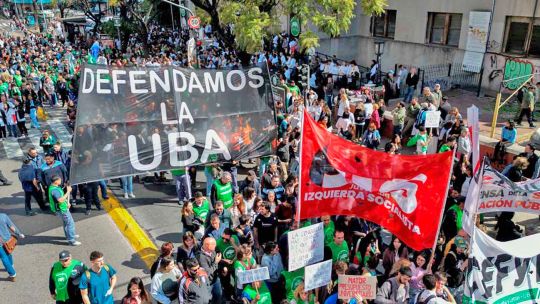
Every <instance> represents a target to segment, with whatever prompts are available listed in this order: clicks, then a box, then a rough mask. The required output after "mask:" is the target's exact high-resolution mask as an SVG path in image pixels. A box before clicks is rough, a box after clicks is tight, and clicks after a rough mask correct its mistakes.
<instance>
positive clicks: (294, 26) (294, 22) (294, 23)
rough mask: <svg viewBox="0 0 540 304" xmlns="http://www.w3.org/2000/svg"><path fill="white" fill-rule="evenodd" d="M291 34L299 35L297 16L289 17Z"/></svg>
mask: <svg viewBox="0 0 540 304" xmlns="http://www.w3.org/2000/svg"><path fill="white" fill-rule="evenodd" d="M291 35H293V36H294V37H298V35H300V20H299V19H298V18H297V17H292V18H291Z"/></svg>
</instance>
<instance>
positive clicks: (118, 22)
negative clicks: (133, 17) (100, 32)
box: [113, 16, 121, 27]
mask: <svg viewBox="0 0 540 304" xmlns="http://www.w3.org/2000/svg"><path fill="white" fill-rule="evenodd" d="M113 21H114V26H116V27H120V25H121V23H120V17H119V16H114V17H113Z"/></svg>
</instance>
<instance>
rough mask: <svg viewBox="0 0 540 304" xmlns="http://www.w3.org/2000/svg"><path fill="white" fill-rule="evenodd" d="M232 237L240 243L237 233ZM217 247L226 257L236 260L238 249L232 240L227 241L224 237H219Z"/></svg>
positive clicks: (236, 242) (235, 241) (237, 243)
mask: <svg viewBox="0 0 540 304" xmlns="http://www.w3.org/2000/svg"><path fill="white" fill-rule="evenodd" d="M231 239H234V244H236V245H239V244H240V241H239V240H238V237H237V236H236V235H232V236H231ZM216 247H217V249H218V250H219V252H221V254H222V255H223V258H224V259H227V260H231V261H232V260H234V258H235V257H236V250H235V248H234V246H233V244H232V243H231V242H228V243H227V242H225V241H224V240H223V238H219V240H217V242H216Z"/></svg>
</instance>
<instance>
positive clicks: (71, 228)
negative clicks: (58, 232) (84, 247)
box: [47, 175, 81, 246]
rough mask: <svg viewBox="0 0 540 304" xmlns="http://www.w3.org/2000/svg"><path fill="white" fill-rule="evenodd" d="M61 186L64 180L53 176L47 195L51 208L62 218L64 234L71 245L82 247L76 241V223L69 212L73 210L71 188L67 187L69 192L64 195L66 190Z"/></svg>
mask: <svg viewBox="0 0 540 304" xmlns="http://www.w3.org/2000/svg"><path fill="white" fill-rule="evenodd" d="M60 185H62V178H60V176H58V175H53V176H52V178H51V185H50V186H49V189H48V193H47V194H48V197H49V206H50V208H51V211H52V212H53V213H56V215H58V216H59V217H61V218H62V223H63V225H64V233H65V235H66V239H67V240H68V242H69V244H70V245H72V246H79V245H81V242H79V241H77V240H76V239H77V238H78V237H79V236H78V235H77V234H76V232H75V222H74V221H73V217H72V216H71V213H70V212H69V208H71V204H70V203H69V196H70V194H71V186H67V187H66V189H67V191H66V193H64V190H63V189H62V188H61V186H60Z"/></svg>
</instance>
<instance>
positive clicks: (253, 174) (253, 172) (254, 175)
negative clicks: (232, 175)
mask: <svg viewBox="0 0 540 304" xmlns="http://www.w3.org/2000/svg"><path fill="white" fill-rule="evenodd" d="M247 175H248V176H251V177H255V178H256V177H257V174H255V171H254V170H249V171H248V174H247Z"/></svg>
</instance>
